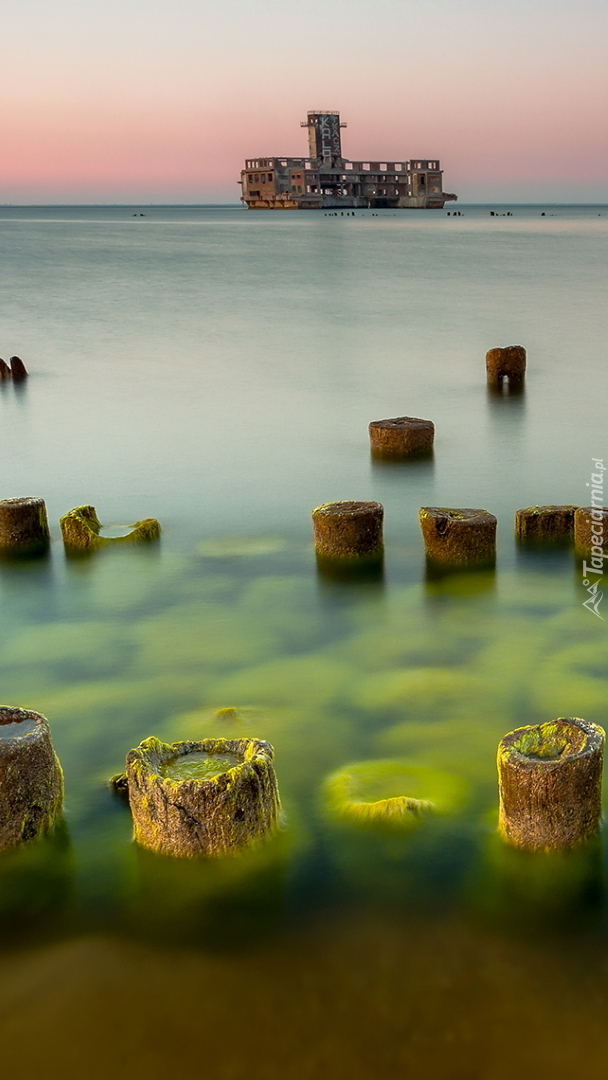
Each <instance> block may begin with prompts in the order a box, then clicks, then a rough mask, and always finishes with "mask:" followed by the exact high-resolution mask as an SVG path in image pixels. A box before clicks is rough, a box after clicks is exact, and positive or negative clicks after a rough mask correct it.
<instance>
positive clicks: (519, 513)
mask: <svg viewBox="0 0 608 1080" xmlns="http://www.w3.org/2000/svg"><path fill="white" fill-rule="evenodd" d="M576 509H577V507H576V506H526V507H525V508H524V509H523V510H516V512H515V535H516V536H517V539H518V540H547V541H549V540H561V539H566V538H568V537H571V536H572V534H573V531H574V511H575V510H576Z"/></svg>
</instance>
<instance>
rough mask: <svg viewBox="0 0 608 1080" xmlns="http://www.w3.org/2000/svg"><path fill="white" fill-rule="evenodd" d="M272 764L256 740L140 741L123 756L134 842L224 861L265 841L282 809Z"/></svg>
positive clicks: (270, 751)
mask: <svg viewBox="0 0 608 1080" xmlns="http://www.w3.org/2000/svg"><path fill="white" fill-rule="evenodd" d="M273 757H274V751H273V748H272V746H271V745H270V743H267V742H263V741H262V740H260V739H203V740H202V741H200V742H178V743H163V742H161V741H160V740H159V739H155V738H153V737H152V738H149V739H145V740H144V742H142V743H140V745H139V746H138V747H137V748H136V749H135V750H131V751H130V753H129V754H128V755H127V770H126V776H127V783H128V791H129V804H130V807H131V813H132V815H133V826H134V836H135V839H136V840H137V842H138V843H139V844H141V845H142V846H143V847H146V848H150V849H151V850H153V851H158V852H162V853H163V854H165V855H176V856H180V857H182V858H194V857H196V856H199V855H212V856H216V855H225V854H228V853H230V852H233V851H236V850H238V849H239V848H243V847H246V846H247V845H248V844H250V843H251V842H252V841H254V840H257V839H260V838H262V837H264V836H266V835H268V834H269V833H270V832H271V831H272V830H273V829H274V827H275V826H276V823H277V819H278V813H279V805H280V804H279V791H278V786H277V781H276V776H275V771H274V764H273ZM113 783H114V786H115V787H116V786H117V781H116V778H114V780H113Z"/></svg>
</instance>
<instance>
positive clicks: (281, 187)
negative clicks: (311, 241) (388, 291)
mask: <svg viewBox="0 0 608 1080" xmlns="http://www.w3.org/2000/svg"><path fill="white" fill-rule="evenodd" d="M300 126H301V127H305V128H308V156H307V157H302V158H295V157H260V158H249V159H248V160H247V161H246V162H245V168H244V169H243V170H242V172H241V179H240V181H239V183H240V184H241V189H242V193H241V200H242V202H244V203H245V204H246V205H247V206H248V207H249V208H250V209H252V210H280V209H283V210H321V209H328V208H339V209H345V208H347V207H348V208H357V207H360V208H369V207H376V208H397V209H418V210H440V209H441V208H442V207H443V206H444V205H445V203H446V202H448V201H450V200H456V198H457V196H456V195H452V194H448V193H446V192H444V191H443V172H442V170H441V168H440V164H439V161H438V160H437V159H434V160H432V161H429V160H428V159H426V158H418V159H413V160H411V161H349V160H348V159H347V158H344V157H342V138H341V128H343V127H346V124H341V123H340V114H339V113H338V112H309V113H308V119H307V120H306V121H305V122H304V123H302V124H301V125H300Z"/></svg>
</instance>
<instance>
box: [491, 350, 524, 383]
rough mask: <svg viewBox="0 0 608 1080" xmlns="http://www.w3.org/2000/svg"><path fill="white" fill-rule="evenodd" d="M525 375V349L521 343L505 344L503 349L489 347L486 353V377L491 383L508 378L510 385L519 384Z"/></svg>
mask: <svg viewBox="0 0 608 1080" xmlns="http://www.w3.org/2000/svg"><path fill="white" fill-rule="evenodd" d="M525 375H526V350H525V349H524V347H523V345H507V346H506V347H505V348H504V349H500V348H497V349H489V350H488V352H487V353H486V377H487V380H488V382H489V383H490V384H491V385H496V384H497V383H501V382H502V381H503V379H508V380H509V383H510V384H511V385H516V384H518V383H519V384H521V383H522V382H523V381H524V378H525Z"/></svg>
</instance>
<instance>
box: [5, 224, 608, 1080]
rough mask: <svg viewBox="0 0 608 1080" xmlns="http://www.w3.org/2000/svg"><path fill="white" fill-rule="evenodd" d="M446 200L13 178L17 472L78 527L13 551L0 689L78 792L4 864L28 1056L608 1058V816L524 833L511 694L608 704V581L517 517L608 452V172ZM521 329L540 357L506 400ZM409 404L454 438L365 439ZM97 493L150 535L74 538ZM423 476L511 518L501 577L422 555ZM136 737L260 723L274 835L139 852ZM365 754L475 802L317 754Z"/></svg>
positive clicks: (427, 495) (584, 1068)
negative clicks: (289, 202) (506, 837)
mask: <svg viewBox="0 0 608 1080" xmlns="http://www.w3.org/2000/svg"><path fill="white" fill-rule="evenodd" d="M447 209H449V210H450V213H449V214H448V213H447V212H446V211H443V212H428V213H415V212H409V213H408V212H400V213H394V212H391V211H378V213H375V214H372V212H371V211H366V212H360V211H357V212H356V214H355V215H350V214H349V215H346V214H345V215H344V216H342V215H336V216H332V215H330V214H323V213H310V214H305V213H302V214H295V213H294V214H289V213H285V214H280V213H278V212H274V213H273V212H267V213H265V212H247V211H243V210H241V209H237V208H233V207H226V208H222V207H145V206H142V207H119V206H115V207H67V208H66V207H28V208H16V207H15V208H13V207H4V208H0V251H1V256H2V257H1V260H0V275H1V282H2V287H1V290H0V314H1V319H0V355H1V356H3V357H4V359H5V360H8V358H9V356H11V355H12V354H18V355H19V356H20V357H21V358H22V360H23V361H24V363H25V365H26V367H27V368H28V370H29V371H30V378H29V379H28V380H27V382H26V383H24V384H21V385H13V384H12V382H5V383H2V384H0V417H1V424H2V428H1V430H2V451H3V452H2V469H1V477H2V482H1V485H0V498H10V497H14V496H23V495H25V496H29V495H37V496H42V497H43V498H44V499H45V500H46V503H47V508H48V512H49V519H50V522H51V531H52V539H53V543H52V546H51V552H50V555H49V556H48V558H45V559H41V560H37V561H33V562H20V563H2V564H0V605H1V607H0V610H1V619H0V686H1V687H2V691H1V694H0V698H1V703H2V704H7V705H20V706H23V707H25V708H31V709H36V710H39V711H41V712H43V713H44V714H45V715H46V716H48V718H49V720H50V724H51V729H52V733H53V740H54V744H55V748H56V750H57V753H58V755H59V757H60V759H61V762H62V765H63V768H64V773H65V782H66V806H65V822H64V823H63V825H62V827H61V828H60V829H59V830H58V831H57V832H56V833H55V834H54V835H53V836H50V837H49V838H47V839H46V840H44V841H42V842H40V843H37V844H34V845H33V846H30V847H27V848H24V849H23V850H21V851H17V852H13V853H11V854H9V855H4V856H3V857H2V859H0V938H1V941H2V954H1V956H0V973H1V978H0V1032H1V1037H2V1046H3V1059H4V1060H5V1061H7V1062H10V1065H11V1068H10V1076H11V1080H31V1077H32V1076H33V1075H36V1074H37V1072H38V1071H42V1070H44V1072H45V1074H46V1075H47V1076H55V1075H57V1076H62V1077H70V1078H71V1077H79V1076H81V1075H85V1074H86V1075H87V1076H88V1077H92V1078H93V1080H96V1078H97V1077H99V1078H101V1077H102V1076H103V1077H104V1078H105V1077H107V1075H108V1073H109V1072H111V1074H112V1075H114V1076H117V1077H123V1076H124V1077H127V1076H129V1077H133V1076H137V1077H139V1076H141V1077H142V1078H143V1077H144V1076H145V1077H146V1080H148V1078H156V1077H158V1078H159V1080H160V1078H161V1077H165V1076H166V1075H167V1071H168V1070H169V1069H175V1070H178V1071H179V1070H189V1071H193V1070H195V1069H197V1068H198V1069H202V1068H204V1069H205V1071H206V1072H207V1073H208V1074H209V1075H210V1076H212V1077H213V1080H241V1078H243V1080H244V1078H245V1077H247V1080H258V1078H259V1080H275V1078H279V1077H280V1078H283V1077H288V1076H289V1077H293V1078H294V1080H308V1078H311V1080H312V1078H313V1077H314V1078H315V1080H317V1078H319V1077H326V1076H327V1077H330V1076H331V1077H332V1078H335V1080H347V1078H348V1080H368V1078H374V1080H375V1078H376V1077H382V1078H388V1080H392V1078H393V1077H394V1078H395V1080H396V1078H397V1077H399V1078H402V1077H404V1076H405V1077H407V1076H410V1075H412V1076H413V1075H417V1074H420V1075H425V1076H428V1077H431V1078H434V1077H437V1078H441V1080H443V1078H447V1080H452V1078H453V1080H461V1078H462V1080H469V1078H476V1077H479V1078H480V1080H482V1078H483V1080H486V1078H487V1080H503V1078H504V1080H507V1077H511V1076H512V1075H513V1071H514V1069H517V1071H518V1074H519V1075H521V1076H522V1077H527V1076H532V1075H551V1076H552V1077H555V1078H561V1077H564V1078H566V1077H568V1078H571V1077H572V1076H573V1075H577V1074H579V1073H581V1072H584V1074H585V1076H586V1077H590V1078H594V1077H596V1076H597V1077H600V1076H602V1077H603V1076H604V1075H605V1064H606V1057H607V1055H608V1036H607V1034H606V1030H605V1013H606V1007H607V1004H608V992H607V991H606V985H607V981H606V980H607V976H608V947H607V946H608V942H607V940H606V932H607V920H606V914H607V909H606V898H605V894H604V869H603V866H604V861H605V852H604V850H603V848H604V846H605V839H604V841H603V842H602V843H601V844H599V845H597V846H592V848H589V849H584V850H583V851H582V852H578V853H575V854H574V855H570V856H563V857H561V858H548V857H546V856H532V855H527V856H524V855H522V854H521V853H517V852H513V851H510V850H509V851H507V850H505V849H504V848H503V846H502V845H501V844H500V843H499V842H498V841H497V839H496V835H495V830H496V804H497V796H496V780H495V763H494V762H495V752H496V745H497V743H498V741H499V739H500V738H501V736H502V735H504V734H505V733H506V732H507V731H509V730H511V729H512V728H513V727H516V726H520V725H522V724H526V723H537V722H540V721H543V720H550V719H553V718H555V717H557V716H583V717H585V718H586V719H588V720H592V721H595V722H597V723H600V724H606V721H607V720H608V628H607V627H608V601H607V606H606V611H605V612H602V608H601V607H600V608H599V611H600V613H602V614H603V615H604V616H605V619H606V621H603V619H601V618H598V617H596V616H595V615H594V614H593V612H591V611H589V610H588V609H585V608H583V606H582V605H583V601H584V600H585V599H586V598H587V594H586V592H585V589H584V587H583V585H582V573H581V569H580V566H579V565H578V563H577V562H576V560H575V559H574V556H573V555H572V553H571V552H570V551H568V550H564V549H556V550H552V551H548V552H542V551H538V550H536V551H529V550H522V549H519V548H518V547H517V545H516V543H515V540H514V536H513V518H514V514H515V511H516V509H518V508H519V507H525V506H529V505H533V504H549V503H575V504H578V505H587V504H588V502H589V488H588V486H586V485H588V484H589V482H590V478H591V472H592V458H603V459H604V461H605V462H606V463H607V464H608V434H607V425H606V413H607V406H608V394H607V388H608V380H607V376H606V359H607V356H606V342H607V341H608V309H607V306H606V299H605V298H606V292H607V280H606V279H607V274H606V246H607V241H608V207H605V206H576V207H568V206H529V207H524V206H510V207H506V206H505V207H500V206H493V207H490V206H484V207H481V206H463V205H460V206H458V209H459V210H460V216H455V214H454V210H453V209H452V206H448V208H446V210H447ZM491 211H492V213H491ZM508 344H522V345H524V346H525V347H526V349H527V353H528V376H527V380H526V388H525V392H524V393H523V394H521V395H517V396H506V395H505V396H492V395H489V394H488V391H487V389H486V383H485V360H484V358H485V353H486V351H487V349H489V348H491V347H493V346H496V345H508ZM400 415H410V416H419V417H424V418H428V419H431V420H433V421H434V422H435V425H436V440H435V453H434V457H433V458H432V459H431V460H426V461H420V462H417V463H414V464H409V465H403V464H402V465H386V464H380V463H377V462H374V461H373V460H372V459H371V457H370V452H369V443H368V434H367V425H368V423H369V422H370V421H371V420H377V419H382V418H385V417H393V416H400ZM339 499H355V500H359V499H362V500H366V499H373V500H378V501H379V502H381V503H382V504H383V505H384V508H385V515H386V516H385V541H386V553H385V562H384V570H383V573H381V574H378V575H376V576H372V577H367V578H365V579H363V580H335V579H332V578H328V577H327V576H322V575H320V573H319V572H318V570H317V566H316V563H315V558H314V552H313V548H312V536H311V522H310V513H311V510H312V508H313V507H314V506H316V505H318V504H319V503H323V502H329V501H333V500H339ZM84 503H91V504H93V505H94V506H95V507H96V509H97V513H98V515H99V518H100V519H101V521H102V522H103V523H104V525H105V526H108V527H112V528H114V527H121V526H125V525H128V524H129V523H132V522H134V521H137V520H140V519H142V518H145V517H156V518H158V519H159V520H160V522H161V525H162V527H163V535H162V539H161V541H160V543H159V544H157V545H152V546H149V547H146V548H137V547H132V548H131V547H130V548H128V550H127V549H120V550H114V549H106V550H103V551H101V552H99V553H97V555H96V556H94V557H93V558H89V559H84V560H83V559H79V560H74V559H68V558H66V555H65V553H64V548H63V544H62V541H61V533H60V530H59V524H58V520H59V517H60V516H61V515H62V514H64V513H66V512H67V511H68V510H69V509H71V508H72V507H75V506H78V505H81V504H84ZM425 505H435V506H436V505H439V506H454V507H459V506H461V507H462V506H469V507H483V508H485V509H487V510H489V511H491V512H492V513H494V514H495V515H496V516H497V518H498V521H499V526H498V557H497V565H496V571H495V573H491V572H483V573H476V574H464V575H462V574H461V575H457V576H448V577H446V578H442V579H439V580H436V579H433V578H432V577H429V575H428V574H427V572H426V568H425V560H424V551H423V546H422V541H421V537H420V532H419V526H418V509H419V507H421V506H425ZM223 708H231V709H233V710H236V712H233V713H230V714H228V715H226V714H224V715H223V716H218V715H217V712H218V710H220V709H223ZM149 735H157V736H159V737H160V738H163V739H166V740H168V741H173V740H179V739H197V738H203V737H205V736H215V735H224V736H228V737H237V736H239V737H240V736H247V735H252V736H256V737H260V738H264V739H268V740H269V741H270V742H271V743H272V744H273V745H274V747H275V751H276V765H277V772H278V779H279V785H280V789H281V795H282V800H283V806H284V811H285V817H284V822H283V828H282V831H281V833H280V835H279V836H278V837H277V838H276V839H275V840H273V841H271V842H270V843H269V844H268V845H266V846H265V847H264V848H263V849H261V850H259V851H256V852H254V853H252V854H250V855H246V856H243V857H241V858H238V859H232V860H227V861H224V862H214V863H212V864H207V863H198V862H195V863H189V862H188V863H186V864H184V863H182V862H180V861H178V860H170V859H163V858H159V857H155V856H151V855H149V854H147V853H145V852H143V851H141V850H138V849H137V848H136V847H135V845H134V844H133V843H132V841H131V820H130V815H129V812H128V809H126V808H125V807H124V806H123V805H122V804H121V803H120V802H117V801H116V800H115V799H114V797H113V796H112V794H111V793H110V791H109V789H108V788H107V786H106V781H107V778H108V777H109V776H110V775H111V774H113V773H116V772H118V771H120V769H121V768H122V767H123V763H124V757H125V754H126V753H127V751H128V750H129V749H131V748H132V747H134V746H136V745H137V744H138V743H139V742H140V740H141V739H143V738H145V737H146V736H149ZM378 761H382V762H385V761H388V762H390V763H392V764H391V765H389V766H383V768H384V769H385V771H386V770H388V771H389V772H390V769H391V768H394V769H395V771H396V775H401V774H400V773H399V770H401V771H403V770H407V769H408V768H409V769H413V770H414V772H413V774H412V775H414V776H415V777H416V778H417V782H418V783H421V784H422V788H423V789H424V788H425V784H427V785H428V797H429V798H431V797H435V796H436V797H437V799H438V801H441V798H442V796H443V795H445V793H446V792H447V793H450V792H451V793H453V792H454V791H457V792H458V797H457V798H456V799H453V800H452V804H451V805H450V811H449V812H447V813H446V814H445V815H443V816H442V815H438V816H436V817H435V818H433V819H429V820H428V821H425V822H424V823H423V824H422V825H421V826H420V828H418V829H416V830H414V831H411V832H409V833H401V834H395V833H386V832H383V831H375V832H374V831H370V830H369V829H368V830H365V829H363V830H362V829H360V828H357V827H356V826H354V825H350V826H349V825H346V824H344V823H340V822H339V821H337V820H336V819H335V818H334V817H332V811H331V800H330V799H329V797H328V794H327V792H328V787H327V780H328V778H329V777H333V778H334V779H335V776H336V774H340V773H341V772H343V771H346V772H348V768H349V767H350V766H351V765H353V764H354V763H355V764H359V763H372V765H370V768H373V763H375V762H378ZM421 778H422V779H421ZM335 787H336V784H335V783H334V789H335ZM394 793H395V792H394V791H390V792H387V794H394ZM381 794H382V793H381ZM403 794H408V792H407V791H404V792H403ZM420 794H422V796H423V797H424V794H425V792H424V790H422V791H421V792H420ZM449 801H450V800H449V799H448V802H449ZM34 1030H35V1032H36V1037H35V1038H33V1037H32V1033H33V1031H34ZM83 1062H85V1063H86V1066H85V1064H83Z"/></svg>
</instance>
